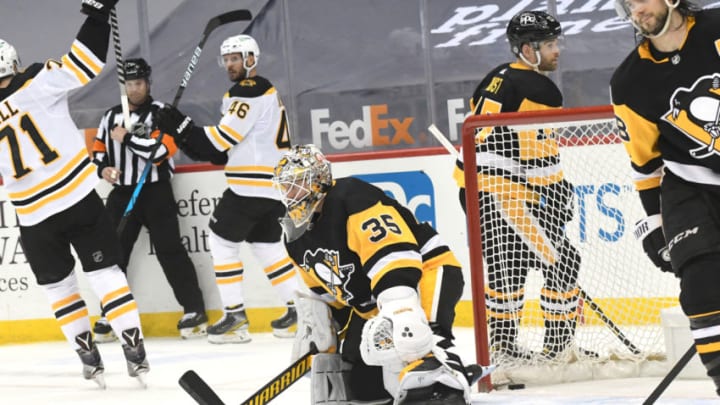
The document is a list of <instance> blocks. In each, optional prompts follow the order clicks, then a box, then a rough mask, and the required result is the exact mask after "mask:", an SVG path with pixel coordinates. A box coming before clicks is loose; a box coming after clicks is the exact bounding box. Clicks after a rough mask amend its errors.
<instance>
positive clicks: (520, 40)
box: [506, 11, 562, 55]
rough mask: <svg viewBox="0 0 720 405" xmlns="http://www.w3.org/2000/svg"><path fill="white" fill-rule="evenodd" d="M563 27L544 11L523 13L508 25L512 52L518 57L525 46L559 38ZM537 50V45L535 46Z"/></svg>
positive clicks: (508, 36) (517, 15)
mask: <svg viewBox="0 0 720 405" xmlns="http://www.w3.org/2000/svg"><path fill="white" fill-rule="evenodd" d="M560 34H562V27H560V23H559V22H558V20H556V19H555V17H553V16H551V15H550V14H548V13H546V12H544V11H523V12H521V13H519V14H516V15H515V16H514V17H513V18H512V19H511V20H510V22H509V23H508V26H507V31H506V35H507V38H508V41H510V47H511V49H512V52H513V53H514V54H515V55H517V54H519V53H520V49H521V48H522V45H523V44H527V43H530V44H533V43H537V42H541V41H547V40H551V39H555V38H557V37H558V36H559V35H560ZM533 47H534V48H536V49H537V46H536V45H533Z"/></svg>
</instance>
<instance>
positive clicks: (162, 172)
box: [93, 98, 177, 186]
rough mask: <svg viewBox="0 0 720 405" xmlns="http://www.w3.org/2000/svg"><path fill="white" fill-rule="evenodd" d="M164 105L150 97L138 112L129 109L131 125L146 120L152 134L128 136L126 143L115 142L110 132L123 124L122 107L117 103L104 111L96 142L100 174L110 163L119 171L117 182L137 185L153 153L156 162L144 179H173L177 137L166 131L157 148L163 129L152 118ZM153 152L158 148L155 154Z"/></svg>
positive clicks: (95, 159) (145, 122) (151, 180)
mask: <svg viewBox="0 0 720 405" xmlns="http://www.w3.org/2000/svg"><path fill="white" fill-rule="evenodd" d="M163 105H164V104H163V103H161V102H159V101H154V100H152V98H149V99H148V101H146V102H145V103H144V104H143V105H141V106H140V107H139V108H137V109H136V110H135V111H130V124H131V125H132V124H134V123H137V122H142V123H144V124H145V125H146V126H147V127H148V128H149V129H148V132H149V133H150V134H149V135H150V136H149V137H148V138H144V137H140V136H137V135H130V136H126V137H125V139H124V141H123V143H119V142H116V141H114V140H113V139H112V137H111V136H110V132H111V131H112V129H113V128H114V127H115V126H122V125H123V114H122V107H121V106H120V105H117V106H115V107H113V108H111V109H109V110H107V111H106V112H105V114H104V115H103V117H102V120H101V121H100V125H99V127H98V132H97V135H96V137H95V143H94V145H93V159H94V161H95V164H96V165H97V166H98V175H99V176H100V177H102V176H101V175H100V174H101V173H102V170H103V169H104V168H105V167H108V166H111V167H115V168H117V169H118V170H120V175H119V176H118V180H117V183H116V184H117V185H121V186H132V185H135V184H137V183H138V181H139V180H140V177H141V175H142V172H143V169H145V165H146V164H147V162H148V160H149V159H150V156H151V155H152V156H153V163H154V164H153V166H152V168H151V170H150V173H148V177H147V179H145V181H146V182H148V183H153V182H157V181H160V180H169V179H170V178H172V176H173V172H174V171H175V164H174V162H173V159H172V157H171V156H172V155H174V154H175V152H176V151H177V147H176V146H175V142H174V140H173V139H172V137H171V136H169V135H167V134H165V135H164V136H163V137H162V141H161V142H162V145H160V146H159V147H157V149H156V146H157V144H158V140H157V139H158V137H159V135H160V131H158V130H157V126H156V125H155V123H154V121H153V113H155V112H157V110H158V109H160V108H162V107H163ZM153 151H155V153H154V155H153Z"/></svg>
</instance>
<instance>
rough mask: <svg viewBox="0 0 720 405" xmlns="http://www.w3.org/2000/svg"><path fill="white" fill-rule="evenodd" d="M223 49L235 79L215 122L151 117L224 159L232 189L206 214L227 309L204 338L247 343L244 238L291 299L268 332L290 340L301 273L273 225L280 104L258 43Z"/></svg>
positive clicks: (284, 145)
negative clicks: (262, 70)
mask: <svg viewBox="0 0 720 405" xmlns="http://www.w3.org/2000/svg"><path fill="white" fill-rule="evenodd" d="M220 53H221V57H220V62H221V64H222V66H223V67H224V68H225V70H226V71H227V73H228V78H229V79H230V81H232V82H233V83H234V84H233V86H232V87H231V88H230V90H228V92H227V93H225V96H224V97H223V102H222V110H221V112H222V119H221V120H220V123H219V124H218V125H212V126H206V127H199V126H195V125H194V124H193V122H192V120H191V119H190V117H187V116H185V115H184V114H182V113H181V112H180V111H178V110H177V109H176V108H174V107H172V106H166V107H165V108H163V109H161V110H159V111H158V113H157V115H156V122H157V125H158V128H159V129H160V130H161V131H163V132H165V133H168V134H170V135H171V136H173V137H174V138H175V143H176V144H177V145H178V147H180V148H181V149H182V151H183V152H184V153H185V154H186V155H188V156H189V157H191V158H192V159H195V160H203V161H211V162H213V163H215V164H225V176H226V177H227V181H228V186H229V187H228V189H227V190H225V193H224V194H223V196H222V199H221V200H220V203H219V204H218V206H217V208H216V209H215V211H214V212H213V215H212V217H211V219H210V230H211V233H210V251H211V253H212V257H213V266H214V269H215V280H216V283H217V286H218V289H219V291H220V298H221V300H222V304H223V307H224V311H225V314H224V316H223V318H222V319H221V320H220V321H218V322H217V323H215V324H214V325H212V326H210V327H208V329H207V334H208V340H209V341H210V342H211V343H245V342H249V341H250V334H249V333H248V327H249V323H248V319H247V316H246V314H245V302H244V299H243V293H242V281H243V273H244V266H243V263H242V262H241V260H240V251H239V248H240V244H241V243H242V242H247V243H248V244H249V246H250V249H251V250H252V252H253V254H254V255H255V257H256V258H257V259H258V260H259V261H260V263H261V265H262V266H263V269H264V271H265V275H266V276H267V277H268V278H269V279H270V282H271V284H272V285H273V286H274V287H275V288H276V291H277V292H278V293H279V295H280V297H281V299H283V301H284V302H287V303H288V309H287V312H286V314H285V315H284V316H283V317H281V318H280V319H277V320H275V321H273V322H271V326H272V327H273V333H274V334H275V335H276V336H280V337H292V336H293V334H292V333H290V332H289V331H288V328H289V327H290V326H291V325H293V324H295V323H296V321H297V315H296V312H295V308H294V304H293V303H292V302H293V301H292V300H293V298H294V293H295V291H296V289H297V286H298V276H297V272H296V267H295V264H294V263H293V262H292V260H291V259H290V257H289V256H288V254H287V252H286V250H285V245H284V244H283V241H282V227H281V226H280V224H279V223H278V218H280V217H283V216H284V215H285V206H284V205H283V204H282V202H281V201H280V198H281V197H280V193H279V192H278V191H277V190H275V189H274V188H273V186H272V176H273V168H274V167H275V164H276V163H277V162H278V160H280V157H281V156H282V154H283V152H284V151H286V150H288V149H289V148H290V135H289V132H288V127H287V116H286V114H285V107H284V106H283V104H282V101H281V100H280V96H279V95H278V93H277V90H276V89H275V87H274V86H273V85H272V83H270V81H269V80H267V79H266V78H264V77H261V76H259V75H258V74H257V65H258V60H259V57H260V48H259V47H258V44H257V42H255V40H254V39H253V38H252V37H250V36H249V35H236V36H231V37H229V38H227V39H226V40H225V41H223V43H222V45H221V47H220Z"/></svg>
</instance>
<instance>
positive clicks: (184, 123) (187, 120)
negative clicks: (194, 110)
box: [175, 117, 192, 134]
mask: <svg viewBox="0 0 720 405" xmlns="http://www.w3.org/2000/svg"><path fill="white" fill-rule="evenodd" d="M190 121H192V119H191V118H190V117H185V119H184V120H183V121H182V122H181V123H180V125H178V127H177V129H176V130H175V131H177V133H178V134H181V133H182V132H183V131H184V130H185V128H187V126H188V125H190Z"/></svg>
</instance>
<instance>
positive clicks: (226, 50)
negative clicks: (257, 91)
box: [218, 34, 260, 75]
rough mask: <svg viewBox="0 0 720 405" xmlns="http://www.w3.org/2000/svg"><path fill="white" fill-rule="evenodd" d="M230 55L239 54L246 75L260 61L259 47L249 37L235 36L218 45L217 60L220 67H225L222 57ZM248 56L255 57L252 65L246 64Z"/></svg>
mask: <svg viewBox="0 0 720 405" xmlns="http://www.w3.org/2000/svg"><path fill="white" fill-rule="evenodd" d="M232 53H239V54H240V55H241V56H242V58H243V67H244V68H245V72H246V75H248V74H249V73H250V71H251V70H253V69H254V68H255V67H256V66H257V64H258V61H259V60H260V47H259V46H258V44H257V41H255V39H254V38H253V37H251V36H250V35H244V34H243V35H235V36H232V37H229V38H227V39H226V40H224V41H223V43H222V45H220V58H219V59H218V61H219V63H220V67H224V66H225V61H224V60H223V56H224V55H229V54H232ZM249 55H253V56H255V62H253V64H252V65H248V64H247V61H248V56H249Z"/></svg>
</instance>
